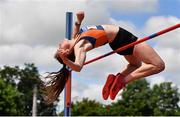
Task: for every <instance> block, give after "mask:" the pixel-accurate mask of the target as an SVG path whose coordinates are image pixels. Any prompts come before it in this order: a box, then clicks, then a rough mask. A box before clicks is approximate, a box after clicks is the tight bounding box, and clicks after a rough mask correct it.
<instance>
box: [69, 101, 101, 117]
mask: <svg viewBox="0 0 180 117" xmlns="http://www.w3.org/2000/svg"><path fill="white" fill-rule="evenodd" d="M103 114H104V107H103V105H102V104H100V103H99V102H96V101H95V100H88V99H87V98H84V99H83V100H82V101H81V102H78V101H77V102H76V103H73V104H72V115H73V116H78V115H82V116H93V115H97V116H102V115H103Z"/></svg>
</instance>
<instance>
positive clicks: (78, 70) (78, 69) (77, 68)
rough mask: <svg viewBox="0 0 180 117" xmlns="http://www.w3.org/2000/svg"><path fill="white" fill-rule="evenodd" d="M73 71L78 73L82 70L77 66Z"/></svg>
mask: <svg viewBox="0 0 180 117" xmlns="http://www.w3.org/2000/svg"><path fill="white" fill-rule="evenodd" d="M73 70H74V71H76V72H80V71H81V70H82V67H81V66H78V67H76V68H74V69H73Z"/></svg>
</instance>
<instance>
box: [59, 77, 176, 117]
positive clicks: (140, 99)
mask: <svg viewBox="0 0 180 117" xmlns="http://www.w3.org/2000/svg"><path fill="white" fill-rule="evenodd" d="M119 96H121V99H120V100H118V101H117V102H114V103H111V104H110V105H103V104H101V103H99V102H96V101H94V100H88V99H87V98H86V99H83V100H82V101H80V102H76V103H73V104H72V115H74V116H78V115H80V116H86V115H96V116H98V115H104V116H159V115H160V116H169V115H171V116H173V115H180V108H179V105H178V102H179V93H178V88H177V87H173V86H172V83H170V82H164V83H161V84H159V85H154V86H153V87H152V88H150V84H149V83H148V82H147V81H146V80H145V79H143V80H137V81H135V82H132V83H130V84H128V85H127V86H126V88H125V89H124V90H123V92H122V94H121V95H119ZM61 114H62V113H61Z"/></svg>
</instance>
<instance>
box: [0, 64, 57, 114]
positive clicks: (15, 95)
mask: <svg viewBox="0 0 180 117" xmlns="http://www.w3.org/2000/svg"><path fill="white" fill-rule="evenodd" d="M39 77H40V75H39V73H38V70H37V68H36V67H35V65H34V64H25V66H24V68H19V67H18V66H16V67H9V66H4V67H3V68H1V69H0V80H1V83H2V86H0V91H1V92H8V93H1V94H2V95H1V96H0V102H1V103H2V104H4V105H6V106H5V107H4V106H3V105H2V104H1V103H0V115H26V116H27V115H32V99H33V98H32V97H33V96H32V95H33V87H34V86H35V85H36V86H38V89H40V84H41V82H40V79H39ZM7 90H8V91H7ZM41 94H42V92H41V91H40V90H38V96H37V100H38V104H37V105H38V107H37V109H38V110H37V114H38V115H54V114H55V107H56V105H53V104H52V105H48V106H47V105H45V104H44V102H43V98H42V95H41ZM11 98H12V99H11ZM6 100H8V101H6ZM9 103H11V104H12V105H13V106H12V105H11V104H9ZM5 110H9V112H8V113H7V111H5ZM10 110H16V111H10Z"/></svg>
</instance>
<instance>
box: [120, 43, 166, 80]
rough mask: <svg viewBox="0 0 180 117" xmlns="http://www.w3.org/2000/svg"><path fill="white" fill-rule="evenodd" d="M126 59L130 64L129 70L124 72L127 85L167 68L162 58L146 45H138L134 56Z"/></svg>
mask: <svg viewBox="0 0 180 117" xmlns="http://www.w3.org/2000/svg"><path fill="white" fill-rule="evenodd" d="M125 58H126V60H127V61H128V62H129V65H128V66H127V68H126V69H125V70H124V71H123V72H122V74H123V75H125V82H126V83H129V82H131V81H134V80H136V79H140V78H144V77H146V76H150V75H153V74H156V73H159V72H161V71H163V70H164V68H165V64H164V62H163V60H162V59H161V58H160V56H159V55H158V54H157V53H156V52H155V51H154V49H153V48H151V47H150V46H149V45H148V44H146V43H141V44H138V45H136V46H135V47H134V52H133V55H128V56H125ZM141 61H142V62H143V64H141Z"/></svg>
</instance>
